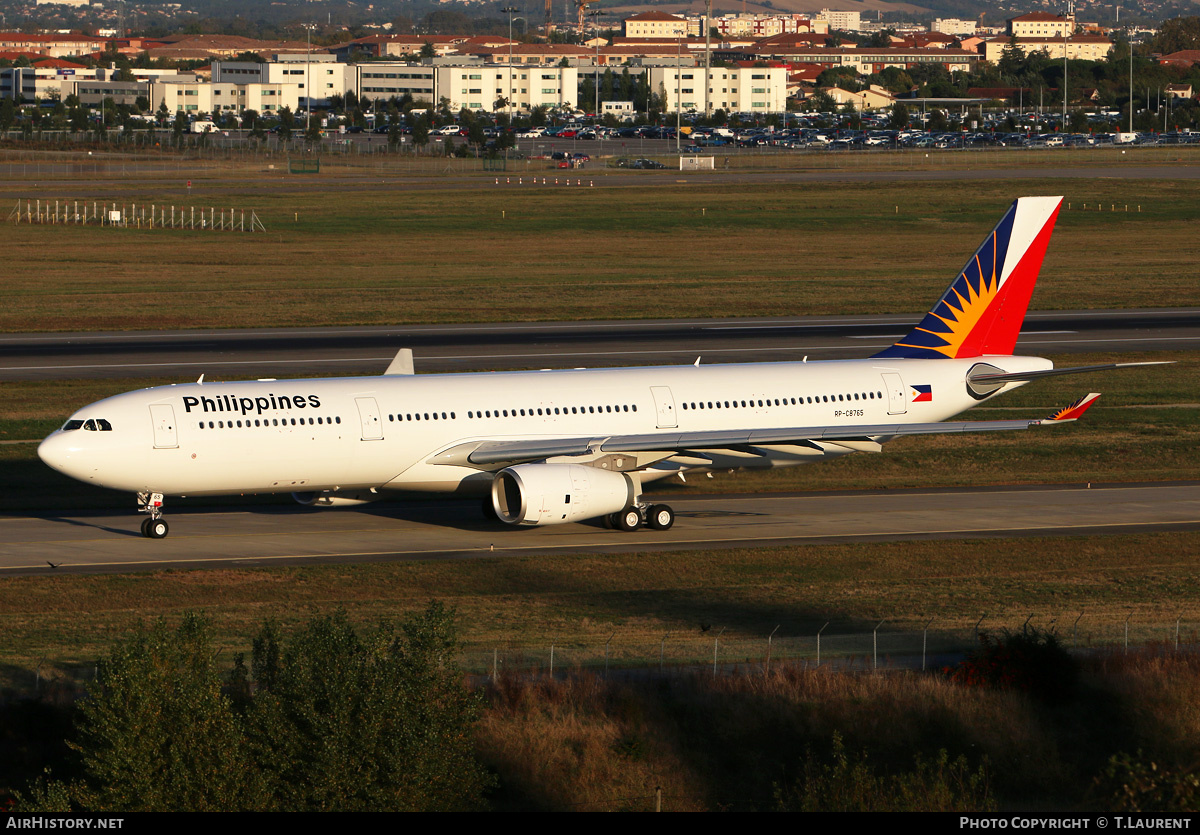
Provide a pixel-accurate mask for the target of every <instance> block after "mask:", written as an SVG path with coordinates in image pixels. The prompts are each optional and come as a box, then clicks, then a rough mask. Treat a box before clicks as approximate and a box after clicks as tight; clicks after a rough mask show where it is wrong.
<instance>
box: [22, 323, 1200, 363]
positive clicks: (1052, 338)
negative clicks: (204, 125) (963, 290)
mask: <svg viewBox="0 0 1200 835" xmlns="http://www.w3.org/2000/svg"><path fill="white" fill-rule="evenodd" d="M918 318H919V317H912V316H894V315H892V316H821V317H775V318H763V319H697V320H653V321H624V322H611V321H595V322H545V323H522V324H485V325H426V326H405V327H392V326H384V327H340V328H278V329H262V330H204V331H138V332H113V333H63V334H45V333H39V334H7V335H3V336H0V380H44V379H77V378H114V377H179V378H182V379H194V378H196V377H199V376H200V374H206V375H207V376H208V378H209V379H247V378H261V377H277V376H278V377H295V376H304V375H327V374H345V375H356V374H364V375H370V374H380V373H382V372H383V371H384V369H385V368H387V365H388V363H389V362H390V361H391V359H392V357H394V356H395V354H396V351H397V350H398V349H400V348H405V347H407V348H412V349H413V351H414V353H415V355H416V369H417V372H418V373H433V372H451V371H468V370H481V369H497V370H501V369H516V368H577V367H598V366H623V365H662V364H683V363H692V362H694V361H695V360H696V358H697V357H700V358H701V361H702V362H704V363H719V362H748V361H767V362H769V361H795V360H800V359H802V358H803V357H805V356H811V357H813V358H814V359H822V360H827V359H849V358H861V357H865V356H869V355H870V354H871V353H872V352H874V351H877V350H879V349H881V348H883V347H885V346H887V345H890V344H891V343H892V342H893V341H894V340H895V339H896V338H898V337H900V336H902V335H904V334H905V333H907V332H908V331H909V329H910V328H911V327H912V326H913V325H914V324H915V323H916V321H917V319H918ZM1017 344H1018V352H1019V353H1027V354H1056V353H1076V352H1086V351H1121V352H1129V351H1150V350H1193V349H1195V348H1196V347H1198V346H1200V309H1194V308H1183V309H1158V310H1102V311H1091V310H1084V311H1044V312H1033V313H1030V314H1029V315H1028V316H1027V317H1026V320H1025V328H1024V330H1023V331H1022V335H1021V338H1020V340H1019V341H1018V343H1017Z"/></svg>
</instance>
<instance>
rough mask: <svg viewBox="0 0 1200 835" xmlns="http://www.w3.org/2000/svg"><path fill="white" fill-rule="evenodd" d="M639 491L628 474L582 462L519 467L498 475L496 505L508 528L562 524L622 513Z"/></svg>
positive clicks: (494, 482)
mask: <svg viewBox="0 0 1200 835" xmlns="http://www.w3.org/2000/svg"><path fill="white" fill-rule="evenodd" d="M636 497H637V492H636V489H635V485H634V483H633V479H632V478H630V477H629V476H628V475H626V474H625V473H615V472H612V471H611V470H598V469H596V468H595V467H585V466H583V465H580V464H519V465H517V466H515V467H508V468H506V469H503V470H501V471H500V472H498V473H496V478H495V479H494V480H493V481H492V507H493V508H495V510H496V515H497V516H499V517H500V519H501V521H503V522H507V523H508V524H510V525H563V524H566V523H567V522H578V521H581V520H583V519H594V518H596V517H597V516H604V515H606V514H609V513H616V512H617V511H620V510H624V509H625V508H626V507H629V506H630V505H632V504H633V503H634V500H635V498H636Z"/></svg>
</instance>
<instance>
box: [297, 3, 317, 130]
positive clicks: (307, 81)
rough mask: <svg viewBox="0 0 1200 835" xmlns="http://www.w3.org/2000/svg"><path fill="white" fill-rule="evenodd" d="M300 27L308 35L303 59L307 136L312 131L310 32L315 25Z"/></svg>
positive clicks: (306, 24) (305, 127) (305, 24)
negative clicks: (306, 50)
mask: <svg viewBox="0 0 1200 835" xmlns="http://www.w3.org/2000/svg"><path fill="white" fill-rule="evenodd" d="M301 25H302V26H304V30H305V32H306V33H307V35H308V53H307V55H306V56H305V59H304V114H305V118H304V133H305V134H306V135H307V134H308V133H309V132H310V131H312V30H313V29H314V28H315V27H316V25H317V24H315V23H304V24H301Z"/></svg>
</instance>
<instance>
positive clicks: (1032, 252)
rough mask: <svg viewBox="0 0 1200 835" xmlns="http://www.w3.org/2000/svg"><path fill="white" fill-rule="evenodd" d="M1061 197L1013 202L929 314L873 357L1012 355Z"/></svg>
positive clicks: (924, 357)
mask: <svg viewBox="0 0 1200 835" xmlns="http://www.w3.org/2000/svg"><path fill="white" fill-rule="evenodd" d="M1061 204H1062V198H1061V197H1019V198H1017V199H1016V200H1014V201H1013V204H1012V207H1011V208H1009V210H1008V213H1007V214H1005V215H1004V218H1003V219H1002V220H1001V221H1000V222H999V223H998V224H996V228H995V229H993V230H992V231H991V233H989V234H988V236H987V238H986V239H984V242H983V245H982V246H980V247H979V249H978V250H977V251H976V253H975V255H974V256H973V257H972V258H971V260H970V261H968V262H967V265H966V266H965V267H963V269H962V272H961V273H959V275H958V278H956V279H955V280H954V282H953V283H952V284H951V285H950V287H949V288H948V289H947V290H946V292H945V293H944V294H943V295H942V298H941V299H940V300H939V301H938V303H937V304H936V305H934V308H933V310H931V311H929V313H927V314H925V318H924V319H922V320H921V323H920V324H919V325H917V326H916V327H915V328H913V330H912V332H911V333H909V334H908V335H907V336H905V337H904V338H903V339H901V340H900V341H898V342H896V343H895V344H894V345H892V346H891V347H889V348H885V349H884V350H883V351H880V352H879V353H878V354H876V355H875V356H877V357H911V358H917V359H942V358H945V357H950V358H955V357H980V356H984V355H1003V356H1007V355H1009V354H1012V352H1013V347H1014V346H1015V345H1016V344H1017V335H1018V334H1019V333H1020V332H1021V324H1022V322H1024V320H1025V311H1026V310H1027V309H1028V307H1029V297H1030V296H1031V295H1032V294H1033V285H1034V284H1036V283H1037V278H1038V273H1039V272H1040V271H1041V269H1042V259H1043V258H1044V257H1045V255H1046V247H1047V245H1048V244H1049V243H1050V233H1051V232H1052V231H1053V230H1054V221H1055V220H1056V219H1057V218H1058V209H1059V206H1060V205H1061Z"/></svg>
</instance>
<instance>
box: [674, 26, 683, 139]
mask: <svg viewBox="0 0 1200 835" xmlns="http://www.w3.org/2000/svg"><path fill="white" fill-rule="evenodd" d="M683 34H684V30H683V29H676V30H675V153H677V154H679V153H682V148H681V146H680V144H679V131H680V128H681V127H682V122H681V121H680V119H681V117H680V111H682V110H683V98H682V96H683V92H682V89H681V87H680V79H681V78H683V72H682V70H681V67H682V66H683V63H682V62H683V55H682V52H681V50H682V48H683Z"/></svg>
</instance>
